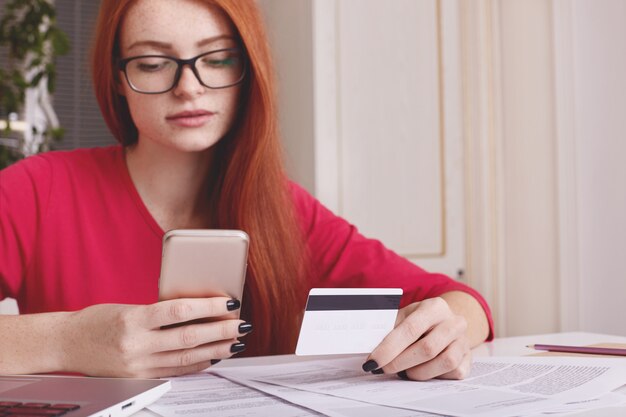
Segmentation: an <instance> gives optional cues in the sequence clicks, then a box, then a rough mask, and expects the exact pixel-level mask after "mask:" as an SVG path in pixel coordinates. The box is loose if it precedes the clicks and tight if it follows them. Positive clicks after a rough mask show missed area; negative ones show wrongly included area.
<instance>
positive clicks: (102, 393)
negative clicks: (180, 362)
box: [0, 375, 171, 417]
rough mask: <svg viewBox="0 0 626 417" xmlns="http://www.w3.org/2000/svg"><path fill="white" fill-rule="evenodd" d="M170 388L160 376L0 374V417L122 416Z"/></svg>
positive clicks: (131, 412) (152, 400) (149, 402)
mask: <svg viewBox="0 0 626 417" xmlns="http://www.w3.org/2000/svg"><path fill="white" fill-rule="evenodd" d="M170 387H171V384H170V381H168V380H160V379H128V378H89V377H83V376H59V375H19V376H13V375H11V376H4V375H0V416H5V415H10V416H14V415H28V416H29V417H36V416H48V417H54V416H64V417H66V416H67V417H84V416H96V417H125V416H129V415H131V414H133V413H136V412H137V411H139V410H141V409H142V408H144V407H146V406H147V405H149V404H151V403H153V402H154V401H156V400H157V399H158V398H159V397H160V396H161V395H163V394H165V392H167V391H168V390H169V389H170Z"/></svg>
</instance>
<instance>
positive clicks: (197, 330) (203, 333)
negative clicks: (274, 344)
mask: <svg viewBox="0 0 626 417" xmlns="http://www.w3.org/2000/svg"><path fill="white" fill-rule="evenodd" d="M251 331H252V325H251V324H250V323H246V322H244V321H243V320H220V321H213V322H210V323H197V324H188V325H184V326H180V327H173V328H169V329H164V330H159V331H156V332H152V333H151V334H150V336H149V337H150V338H152V343H151V345H152V351H153V352H162V351H171V350H180V349H189V348H193V347H196V346H200V345H205V344H207V343H213V342H218V341H220V340H230V339H236V338H238V337H240V336H243V335H245V334H247V333H250V332H251Z"/></svg>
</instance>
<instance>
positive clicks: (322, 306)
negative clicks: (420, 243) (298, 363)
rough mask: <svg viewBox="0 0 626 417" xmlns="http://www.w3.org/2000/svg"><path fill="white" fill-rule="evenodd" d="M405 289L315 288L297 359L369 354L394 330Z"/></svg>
mask: <svg viewBox="0 0 626 417" xmlns="http://www.w3.org/2000/svg"><path fill="white" fill-rule="evenodd" d="M401 298H402V289H401V288H313V289H312V290H311V291H310V292H309V299H308V301H307V303H306V310H305V312H304V318H303V320H302V327H301V328H300V335H299V337H298V345H297V346H296V355H303V356H304V355H334V354H343V353H369V352H371V351H372V350H373V349H374V348H375V347H376V346H377V345H378V344H379V343H380V342H381V341H382V340H383V339H384V338H385V336H387V334H388V333H389V332H390V331H391V330H393V327H394V325H395V322H396V317H397V315H398V307H399V306H400V299H401Z"/></svg>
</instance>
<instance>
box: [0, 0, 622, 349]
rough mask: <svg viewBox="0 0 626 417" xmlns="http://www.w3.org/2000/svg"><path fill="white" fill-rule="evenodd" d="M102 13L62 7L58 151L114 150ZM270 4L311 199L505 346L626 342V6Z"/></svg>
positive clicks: (428, 1)
mask: <svg viewBox="0 0 626 417" xmlns="http://www.w3.org/2000/svg"><path fill="white" fill-rule="evenodd" d="M8 2H9V0H0V14H2V13H5V11H4V10H5V5H6V3H8ZM98 3H99V2H98V1H95V0H90V1H87V0H83V1H80V0H76V1H70V0H56V1H54V2H53V4H54V6H55V10H56V22H57V25H58V26H59V28H60V29H61V30H62V31H63V32H64V33H65V34H67V37H68V39H69V44H70V49H69V51H68V52H67V53H66V54H65V55H62V56H59V57H58V58H57V59H56V74H57V75H56V82H55V89H54V92H53V94H52V97H51V100H50V101H51V103H52V105H53V108H54V111H55V113H56V115H57V116H58V123H59V126H60V127H61V128H62V129H63V138H62V140H61V141H53V142H51V146H50V147H51V148H53V149H70V148H76V147H85V146H104V145H108V144H112V143H113V140H112V139H111V136H110V134H109V132H108V130H107V129H106V126H105V125H104V123H103V121H102V118H101V116H100V113H99V110H98V107H97V105H96V103H95V100H94V98H93V93H92V89H91V81H90V76H89V70H88V62H87V59H88V55H89V48H90V38H91V34H92V30H93V25H94V19H95V16H96V14H97V8H98ZM258 3H259V4H260V6H261V8H262V9H263V11H264V14H265V17H266V21H267V24H268V32H269V35H270V39H271V43H272V46H273V50H274V53H275V61H276V66H277V71H278V80H279V100H280V105H281V113H280V120H281V131H282V136H283V141H284V145H285V151H286V157H287V165H288V169H289V173H290V175H291V176H292V177H293V178H294V179H295V180H296V181H298V182H300V183H301V184H303V185H304V186H305V187H306V188H307V189H308V190H309V191H311V192H312V193H313V194H314V195H315V196H317V197H318V198H319V199H320V200H321V201H322V202H323V203H324V204H326V205H327V206H328V207H329V208H331V209H332V210H334V211H335V212H336V213H338V214H340V215H342V216H344V217H345V218H347V219H348V220H349V221H351V222H352V223H354V224H356V225H357V226H358V227H359V229H360V230H361V231H362V232H363V233H364V234H366V235H368V236H370V237H375V238H378V239H380V240H382V241H383V242H384V243H385V244H386V245H387V246H389V247H390V248H392V249H393V250H395V251H396V252H398V253H399V254H401V255H403V256H406V257H408V258H409V259H411V260H412V261H414V262H415V263H417V264H418V265H420V266H422V267H424V268H426V269H428V270H431V271H438V272H443V273H446V274H448V275H450V276H452V277H454V278H456V279H459V280H462V281H464V282H466V283H468V284H469V285H471V286H472V287H474V288H476V289H478V290H479V291H481V292H482V294H483V295H484V296H485V297H486V298H487V300H488V301H489V303H490V305H491V307H492V309H493V313H494V317H495V320H496V331H497V335H498V336H515V335H524V334H535V333H547V332H557V331H572V330H582V331H589V332H604V333H612V334H618V335H626V321H625V320H624V319H623V318H624V316H626V277H625V269H626V268H625V267H624V266H623V265H622V264H621V261H622V259H624V258H626V214H625V213H626V164H625V163H624V161H625V160H626V135H625V133H624V132H626V76H625V74H626V25H624V22H625V21H626V0H597V1H590V0H385V1H383V0H258ZM10 61H11V60H10V59H9V55H8V51H7V48H6V46H5V47H1V48H0V68H4V67H6V66H7V65H9V63H10ZM34 103H35V104H32V105H24V106H23V107H25V108H21V109H20V110H19V111H17V112H14V113H12V114H8V113H7V112H6V109H4V110H2V109H0V119H3V120H6V119H11V118H12V119H13V120H14V122H18V123H17V124H16V123H12V125H13V126H16V128H15V129H14V130H13V131H12V132H11V133H10V134H9V133H8V132H6V131H3V132H2V133H1V134H0V136H1V137H2V139H0V146H3V147H4V148H7V147H9V148H10V147H14V148H16V147H19V146H20V145H19V143H20V140H19V139H20V131H19V129H18V128H19V127H20V126H21V129H23V131H28V127H29V126H30V125H29V124H28V123H29V120H31V119H32V118H33V114H36V113H37V110H34V109H33V108H34V107H37V104H36V100H35V101H34ZM2 111H4V113H2ZM2 123H3V122H1V121H0V128H3V125H2ZM20 123H22V124H20ZM0 308H4V309H6V308H7V306H6V302H5V303H4V307H0Z"/></svg>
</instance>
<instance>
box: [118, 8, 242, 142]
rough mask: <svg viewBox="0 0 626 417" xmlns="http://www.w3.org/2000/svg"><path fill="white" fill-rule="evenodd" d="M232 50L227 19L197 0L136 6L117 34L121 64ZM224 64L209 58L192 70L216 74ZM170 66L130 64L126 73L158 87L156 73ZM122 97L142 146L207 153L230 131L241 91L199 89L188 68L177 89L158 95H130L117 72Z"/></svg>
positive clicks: (233, 39) (220, 59) (222, 58)
mask: <svg viewBox="0 0 626 417" xmlns="http://www.w3.org/2000/svg"><path fill="white" fill-rule="evenodd" d="M236 46H237V42H236V37H235V31H234V30H233V28H232V27H231V24H230V22H229V20H228V18H227V17H226V16H225V15H224V14H223V13H222V12H221V11H220V10H219V9H216V8H214V7H212V6H209V5H207V4H204V3H202V2H201V1H198V0H176V1H172V0H138V1H137V2H136V3H134V4H133V5H132V6H131V8H130V9H129V11H128V12H127V14H126V15H125V17H124V20H123V22H122V25H121V28H120V51H121V58H122V59H124V58H130V57H135V56H141V55H161V56H172V57H175V58H179V59H189V58H193V57H196V56H198V55H201V54H204V53H206V52H210V51H214V50H220V49H225V48H233V47H236ZM213 58H216V59H213ZM228 59H229V58H228V57H225V56H218V55H209V56H208V59H202V60H198V61H197V62H196V67H197V68H198V69H199V70H200V71H209V70H210V71H215V69H216V68H218V66H219V65H222V67H223V66H224V65H225V64H224V63H225V62H227V60H228ZM168 65H170V66H171V65H172V62H169V63H167V62H165V63H164V61H161V60H159V58H158V57H157V58H150V60H147V61H141V62H139V61H135V62H134V64H129V66H128V67H127V72H128V71H130V70H131V69H130V68H131V66H132V71H135V73H134V74H135V76H136V77H143V78H142V80H144V81H145V82H147V83H156V82H157V80H159V79H161V78H162V77H163V75H162V74H160V73H159V71H167V66H168ZM209 65H211V66H212V67H211V69H209ZM202 66H203V67H202ZM201 67H202V68H204V69H202V68H201ZM147 77H153V78H147ZM159 77H160V78H159ZM134 84H136V85H138V84H137V83H134ZM120 92H121V93H122V94H123V95H124V96H125V97H126V99H127V101H128V105H129V108H130V113H131V116H132V118H133V121H134V123H135V125H136V126H137V129H138V131H139V142H140V145H142V146H144V145H161V146H164V147H166V148H170V149H172V150H177V151H183V152H199V151H204V150H207V149H209V148H210V147H211V146H213V145H214V144H215V143H217V142H218V141H219V140H220V139H221V138H222V137H223V136H224V135H225V134H226V133H227V132H228V130H229V129H230V127H231V125H232V123H233V120H234V118H235V114H236V107H237V103H238V98H239V92H240V86H239V85H236V86H233V87H228V88H222V89H210V88H207V87H205V86H203V85H202V84H200V82H199V81H198V79H197V78H196V76H195V75H194V73H193V71H192V70H191V68H190V67H189V66H185V67H184V68H183V70H182V73H181V77H180V79H179V81H178V84H177V85H176V86H175V87H174V88H173V89H171V90H170V91H168V92H165V93H162V94H141V93H139V92H136V91H134V90H133V89H132V88H131V87H130V86H129V84H128V82H127V81H126V78H125V77H124V74H123V73H122V72H120Z"/></svg>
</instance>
